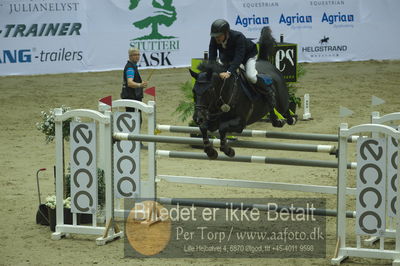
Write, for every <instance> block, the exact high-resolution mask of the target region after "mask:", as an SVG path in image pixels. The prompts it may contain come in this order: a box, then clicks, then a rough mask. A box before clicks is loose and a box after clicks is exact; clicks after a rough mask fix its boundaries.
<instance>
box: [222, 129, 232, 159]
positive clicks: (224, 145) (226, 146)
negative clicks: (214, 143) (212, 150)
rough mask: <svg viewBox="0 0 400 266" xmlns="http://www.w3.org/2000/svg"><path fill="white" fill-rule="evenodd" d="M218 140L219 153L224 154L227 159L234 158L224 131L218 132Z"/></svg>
mask: <svg viewBox="0 0 400 266" xmlns="http://www.w3.org/2000/svg"><path fill="white" fill-rule="evenodd" d="M219 138H220V141H221V147H220V148H219V150H220V151H222V152H223V153H225V154H226V156H228V157H234V156H235V150H234V149H232V148H231V147H230V146H229V144H228V142H227V140H226V131H225V130H219Z"/></svg>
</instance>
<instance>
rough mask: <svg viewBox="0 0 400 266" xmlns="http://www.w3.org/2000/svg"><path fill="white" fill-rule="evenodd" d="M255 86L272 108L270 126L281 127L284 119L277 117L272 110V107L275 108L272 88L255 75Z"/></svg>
mask: <svg viewBox="0 0 400 266" xmlns="http://www.w3.org/2000/svg"><path fill="white" fill-rule="evenodd" d="M256 87H257V88H258V91H259V92H260V93H261V94H262V95H264V96H265V98H266V99H267V103H268V104H269V105H270V106H271V109H272V110H271V112H270V118H271V122H272V126H274V127H283V126H284V125H285V120H282V119H279V118H278V117H277V115H276V114H275V112H274V109H275V108H276V96H275V92H274V90H273V89H272V88H271V86H270V85H267V84H266V83H265V81H264V80H263V79H262V78H260V77H257V83H256Z"/></svg>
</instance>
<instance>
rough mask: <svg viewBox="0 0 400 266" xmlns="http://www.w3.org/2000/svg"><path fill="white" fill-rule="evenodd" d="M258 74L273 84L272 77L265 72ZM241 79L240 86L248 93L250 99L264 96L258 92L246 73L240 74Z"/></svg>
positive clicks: (267, 82) (254, 99) (266, 81)
mask: <svg viewBox="0 0 400 266" xmlns="http://www.w3.org/2000/svg"><path fill="white" fill-rule="evenodd" d="M258 76H259V77H260V78H262V79H263V80H264V82H265V83H266V84H267V85H271V84H272V78H271V77H268V76H267V75H265V74H259V75H258ZM239 81H240V82H239V84H240V87H241V88H242V90H243V92H244V94H246V96H247V98H249V100H250V101H252V102H254V101H256V100H257V99H259V98H261V97H263V96H262V95H261V94H260V93H259V92H257V91H256V90H255V89H254V88H253V86H254V85H252V84H250V83H249V82H248V80H247V79H246V77H245V76H244V73H242V75H240V76H239Z"/></svg>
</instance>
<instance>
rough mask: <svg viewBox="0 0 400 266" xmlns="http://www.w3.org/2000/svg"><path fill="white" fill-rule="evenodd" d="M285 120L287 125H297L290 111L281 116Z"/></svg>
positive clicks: (294, 116)
mask: <svg viewBox="0 0 400 266" xmlns="http://www.w3.org/2000/svg"><path fill="white" fill-rule="evenodd" d="M283 116H284V117H285V118H286V121H287V123H288V125H291V126H292V125H295V124H296V123H297V117H298V116H297V115H296V114H295V113H293V112H292V111H291V110H290V109H288V111H287V112H286V114H284V115H283Z"/></svg>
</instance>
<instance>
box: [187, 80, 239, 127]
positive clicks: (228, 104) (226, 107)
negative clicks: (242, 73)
mask: <svg viewBox="0 0 400 266" xmlns="http://www.w3.org/2000/svg"><path fill="white" fill-rule="evenodd" d="M234 78H235V80H234V82H233V87H232V90H231V92H232V93H230V97H229V99H228V101H225V100H224V99H223V92H224V88H225V85H226V81H227V79H224V80H223V83H222V86H221V89H220V91H219V95H218V93H217V92H216V88H215V87H214V86H212V87H211V88H209V89H208V90H210V93H211V98H212V99H216V100H215V101H210V102H209V104H208V106H207V105H204V104H197V103H195V110H198V111H200V112H201V111H203V110H207V111H208V114H207V115H206V119H207V120H210V121H214V120H217V119H218V118H219V117H220V116H221V115H223V114H225V113H227V112H229V111H230V110H231V109H232V107H233V106H234V105H233V104H232V100H233V99H234V96H235V94H236V91H237V90H236V86H237V85H236V79H237V78H238V76H237V75H234ZM196 97H201V96H200V95H196ZM219 102H220V103H221V104H218V103H219ZM213 105H214V106H213ZM211 107H214V109H215V110H219V111H217V112H213V113H211V112H210V109H211Z"/></svg>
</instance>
